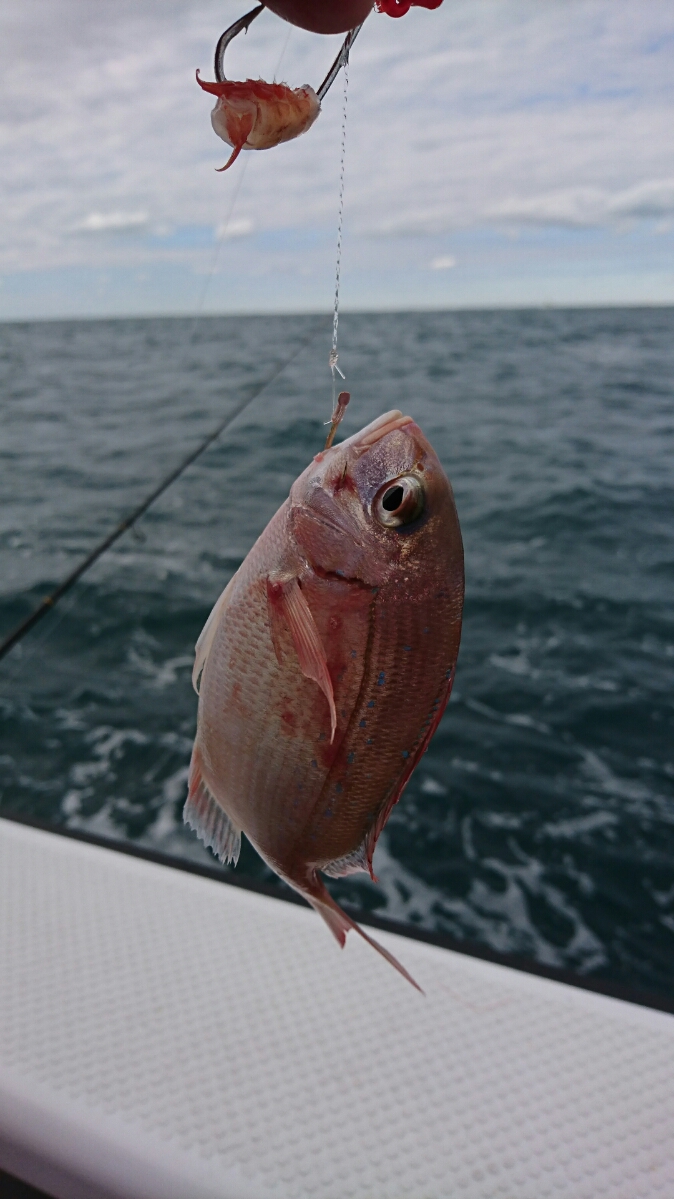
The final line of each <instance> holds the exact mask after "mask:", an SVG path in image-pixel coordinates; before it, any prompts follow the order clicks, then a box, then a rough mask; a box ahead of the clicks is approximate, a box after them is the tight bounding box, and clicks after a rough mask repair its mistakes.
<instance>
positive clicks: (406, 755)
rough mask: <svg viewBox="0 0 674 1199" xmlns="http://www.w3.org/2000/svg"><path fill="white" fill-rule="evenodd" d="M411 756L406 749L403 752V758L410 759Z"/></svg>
mask: <svg viewBox="0 0 674 1199" xmlns="http://www.w3.org/2000/svg"><path fill="white" fill-rule="evenodd" d="M409 756H410V755H409V754H408V752H407V750H406V749H404V750H403V758H409Z"/></svg>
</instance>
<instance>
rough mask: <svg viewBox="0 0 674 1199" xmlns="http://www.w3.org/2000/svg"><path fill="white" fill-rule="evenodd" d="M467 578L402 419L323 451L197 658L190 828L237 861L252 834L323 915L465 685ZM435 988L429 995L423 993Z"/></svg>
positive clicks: (418, 439) (447, 503)
mask: <svg viewBox="0 0 674 1199" xmlns="http://www.w3.org/2000/svg"><path fill="white" fill-rule="evenodd" d="M463 594H464V565H463V545H462V540H461V530H460V527H459V520H458V516H457V511H456V506H455V503H454V497H453V493H452V488H451V486H450V483H449V480H448V479H447V476H446V475H445V473H444V471H443V469H442V466H441V464H440V461H439V459H438V457H437V455H436V453H435V451H434V450H433V448H432V446H431V445H430V443H429V441H428V440H427V439H426V437H425V436H424V434H423V433H422V431H421V429H420V428H419V426H418V425H417V424H416V423H415V422H414V420H413V419H412V417H410V416H404V415H403V413H402V412H401V411H400V410H398V409H394V410H392V411H390V412H386V413H384V414H383V415H382V416H380V417H378V418H377V419H376V420H374V421H372V422H371V423H370V424H369V425H367V426H366V427H365V428H364V429H361V431H360V432H359V433H356V434H354V435H353V436H351V437H349V438H347V439H346V440H344V441H342V442H340V443H338V444H337V445H334V446H332V447H331V448H329V449H325V450H324V451H321V452H320V453H318V454H317V455H316V456H315V457H314V459H313V460H312V462H310V464H309V466H308V467H307V468H306V470H305V471H303V473H302V474H301V475H300V476H299V478H298V479H297V480H296V481H295V483H293V485H292V487H291V489H290V494H289V496H288V498H287V499H286V500H285V502H284V503H283V504H282V505H281V507H280V508H279V510H278V511H277V512H276V514H275V515H274V516H273V517H272V519H271V520H270V522H269V524H268V525H267V527H266V528H265V530H264V531H263V533H262V534H261V536H260V537H259V538H258V540H257V541H256V542H255V544H254V546H253V548H252V549H251V550H250V552H249V554H248V556H247V557H246V558H245V560H244V562H243V563H242V565H241V566H240V567H239V569H238V570H237V572H236V574H235V575H234V576H233V577H232V579H231V580H230V582H229V583H228V584H227V586H226V587H225V589H224V591H223V592H222V595H221V596H220V598H219V599H218V601H217V603H216V604H215V606H214V608H213V610H212V612H211V614H210V616H209V618H208V620H207V621H206V624H205V626H204V629H203V631H202V633H201V636H200V637H199V640H198V642H197V645H196V653H195V662H194V671H193V676H192V677H193V683H194V686H195V689H196V690H197V692H198V695H199V704H198V716H197V733H196V738H195V741H194V748H193V752H192V760H191V765H190V772H189V782H188V792H189V793H188V798H187V801H186V804H185V809H184V819H185V821H186V823H187V824H188V825H189V826H190V827H191V828H192V829H193V830H194V831H195V832H196V833H197V835H198V836H199V837H200V838H201V840H202V841H203V842H204V844H205V845H206V846H207V847H209V848H211V849H212V850H213V851H214V853H215V854H216V855H217V857H218V858H219V859H220V860H221V861H222V862H223V863H227V862H233V863H234V864H236V862H237V860H238V856H239V851H240V846H241V835H242V834H245V836H246V837H247V838H248V840H249V841H250V843H251V844H252V845H253V846H254V848H255V849H256V850H257V852H258V854H259V855H260V857H261V858H262V859H263V860H264V861H265V862H266V863H267V864H268V865H269V866H270V867H271V869H272V870H273V871H275V873H276V874H277V875H278V876H279V877H280V878H281V879H283V880H284V881H285V882H286V883H288V884H289V885H290V887H292V888H294V890H295V891H297V892H299V894H300V895H302V896H303V897H304V898H305V899H306V900H307V901H308V903H309V904H311V905H312V906H313V907H314V908H315V909H316V911H317V912H319V913H320V915H321V916H322V917H323V919H324V920H325V922H326V923H327V925H328V927H329V928H330V930H331V932H332V933H333V934H334V936H335V938H336V939H337V941H338V942H339V944H340V945H342V946H343V945H344V943H345V940H346V935H347V933H348V932H349V931H350V930H355V931H356V932H358V933H359V935H360V936H362V937H363V938H364V939H365V940H366V941H368V942H369V943H370V944H371V945H373V946H374V948H375V949H376V950H377V951H378V952H379V953H381V954H382V955H383V956H384V957H385V958H386V959H387V960H388V961H389V962H391V964H392V965H394V966H395V967H396V969H397V970H399V971H400V973H402V974H403V975H404V976H405V978H407V979H408V980H409V981H410V982H411V983H412V984H413V985H414V986H417V983H416V982H415V981H414V979H413V978H412V977H411V975H410V974H409V973H408V972H407V970H406V969H405V968H404V966H402V965H401V964H400V962H398V960H397V959H396V958H395V957H394V956H393V954H391V953H389V951H388V950H387V949H385V948H384V947H383V946H382V945H380V944H379V943H378V942H377V941H375V940H374V938H372V937H370V936H369V935H368V934H367V933H366V932H364V930H363V929H362V928H361V927H360V926H359V925H358V924H357V923H356V921H355V920H353V919H352V918H351V917H350V916H349V915H347V913H346V912H344V911H343V910H342V908H341V907H340V906H339V905H338V904H337V902H336V901H335V900H334V899H333V897H332V896H331V894H330V892H329V891H328V889H327V887H326V885H325V882H324V881H323V878H322V877H321V875H326V876H328V877H330V878H341V877H343V876H346V875H350V874H353V873H356V872H358V871H365V872H366V873H368V874H369V875H370V877H371V878H372V879H373V880H374V881H375V882H376V881H377V879H376V876H375V874H374V871H373V854H374V850H375V846H376V844H377V840H378V838H379V836H380V834H381V832H382V829H383V828H384V826H385V824H386V821H387V820H388V817H389V815H390V813H391V810H392V808H393V807H394V805H395V804H396V803H398V801H399V799H400V797H401V795H402V793H403V790H404V788H405V786H406V784H407V783H408V781H409V779H410V776H411V774H412V771H413V770H414V768H415V766H416V765H417V763H418V762H419V760H420V758H421V756H422V754H423V753H424V752H425V750H426V749H427V748H428V745H429V742H430V740H431V737H432V736H433V733H434V732H435V730H436V728H437V726H438V724H439V722H440V718H441V716H442V714H443V711H444V709H445V706H446V704H447V701H448V699H449V695H450V692H451V689H452V684H453V681H454V676H455V670H456V661H457V656H458V652H459V642H460V637H461V619H462V611H463ZM418 989H421V988H418Z"/></svg>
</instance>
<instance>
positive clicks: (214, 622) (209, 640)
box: [192, 574, 236, 695]
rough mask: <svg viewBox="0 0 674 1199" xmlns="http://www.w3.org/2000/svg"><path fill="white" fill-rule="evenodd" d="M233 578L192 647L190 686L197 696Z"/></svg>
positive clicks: (234, 576) (233, 576)
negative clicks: (192, 660)
mask: <svg viewBox="0 0 674 1199" xmlns="http://www.w3.org/2000/svg"><path fill="white" fill-rule="evenodd" d="M235 578H236V574H234V575H232V577H231V579H230V580H229V583H228V584H227V586H226V587H225V590H224V591H223V592H222V595H221V596H220V598H219V599H217V600H216V602H215V604H214V605H213V608H212V609H211V614H210V616H209V618H208V620H207V621H206V624H205V625H204V627H203V629H202V630H201V632H200V634H199V640H198V641H197V644H196V645H195V647H194V667H193V669H192V686H193V687H194V690H195V691H196V693H197V695H198V694H199V680H200V678H201V675H202V674H203V670H204V666H205V665H206V661H207V659H208V655H209V654H210V652H211V646H212V645H213V640H214V638H215V634H216V632H217V629H218V624H219V623H220V616H221V615H222V611H223V609H224V607H225V602H226V599H227V593H228V591H229V589H230V587H231V586H232V583H233V582H234V580H235Z"/></svg>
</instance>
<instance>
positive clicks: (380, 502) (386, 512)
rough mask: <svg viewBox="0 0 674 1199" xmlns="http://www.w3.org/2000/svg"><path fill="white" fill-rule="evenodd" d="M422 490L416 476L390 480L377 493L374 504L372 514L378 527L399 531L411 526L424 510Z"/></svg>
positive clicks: (421, 485)
mask: <svg viewBox="0 0 674 1199" xmlns="http://www.w3.org/2000/svg"><path fill="white" fill-rule="evenodd" d="M424 500H425V495H424V488H423V484H422V483H421V480H420V479H418V478H417V476H416V475H401V476H400V478H399V479H392V480H391V482H390V483H387V484H386V485H385V487H383V488H382V490H381V491H380V492H379V495H378V496H377V498H376V500H375V502H374V514H375V516H376V518H377V520H378V521H379V523H380V525H385V527H386V528H387V529H399V528H400V527H401V526H402V525H411V524H412V521H414V520H417V519H418V518H419V517H420V516H421V513H422V512H423V510H424Z"/></svg>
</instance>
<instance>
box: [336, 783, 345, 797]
mask: <svg viewBox="0 0 674 1199" xmlns="http://www.w3.org/2000/svg"><path fill="white" fill-rule="evenodd" d="M343 790H344V788H343V786H342V784H341V783H337V786H336V787H335V791H336V792H337V794H338V795H339V794H340V793H341V792H342V791H343Z"/></svg>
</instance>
